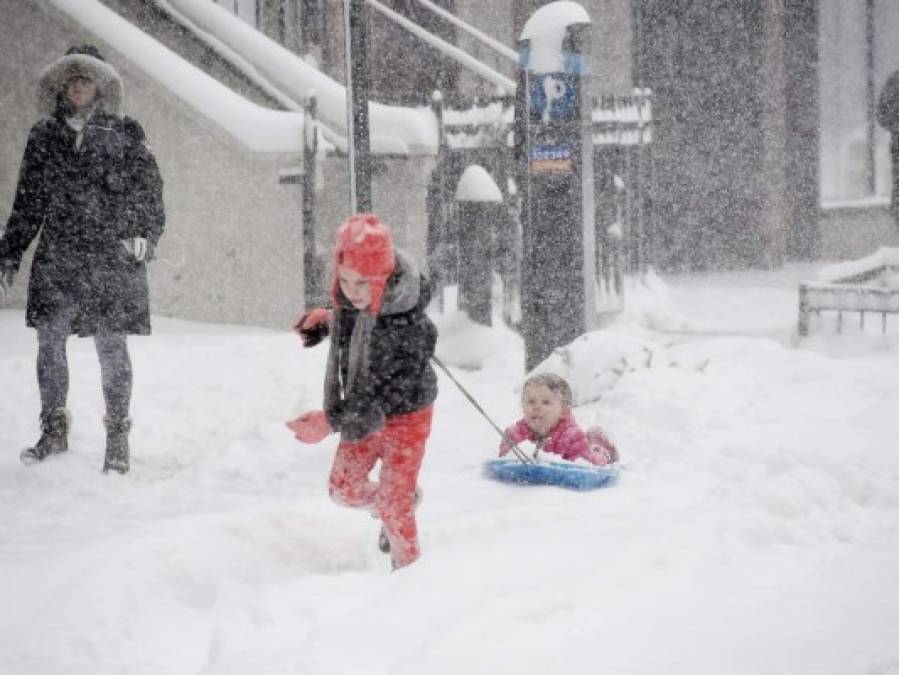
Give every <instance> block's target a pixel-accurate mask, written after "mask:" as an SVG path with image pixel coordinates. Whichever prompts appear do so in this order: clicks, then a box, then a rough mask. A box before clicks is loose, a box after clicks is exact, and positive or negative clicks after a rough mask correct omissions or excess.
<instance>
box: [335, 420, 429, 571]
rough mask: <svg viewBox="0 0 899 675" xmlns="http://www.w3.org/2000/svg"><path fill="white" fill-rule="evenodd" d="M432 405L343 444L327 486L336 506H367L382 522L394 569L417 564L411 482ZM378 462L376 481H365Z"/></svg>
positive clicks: (414, 482)
mask: <svg viewBox="0 0 899 675" xmlns="http://www.w3.org/2000/svg"><path fill="white" fill-rule="evenodd" d="M432 411H433V406H428V407H427V408H424V409H423V410H416V411H415V412H411V413H406V414H404V415H394V416H391V417H388V418H387V423H386V424H385V425H384V428H383V429H381V430H380V431H376V432H375V433H373V434H371V435H369V436H366V437H365V438H363V439H362V440H361V441H353V442H341V443H340V444H339V445H338V446H337V454H336V455H335V456H334V465H333V466H332V467H331V478H330V480H329V489H330V494H331V498H332V499H333V500H334V501H336V502H337V503H338V504H343V505H344V506H352V507H354V508H359V509H371V510H372V511H374V512H375V513H377V514H378V515H379V516H380V518H381V521H382V522H383V523H384V530H385V532H386V533H387V538H388V539H389V540H390V555H391V557H392V558H393V564H394V567H403V566H404V565H408V564H409V563H412V562H415V560H416V559H417V558H418V556H419V553H420V551H419V546H418V529H417V527H416V524H415V508H414V501H415V486H416V485H417V484H418V472H419V469H421V460H422V458H423V457H424V453H425V441H427V439H428V435H429V434H430V433H431V413H432ZM379 459H380V460H381V471H380V476H379V481H378V482H374V481H371V480H369V477H368V475H369V473H370V472H371V470H372V468H374V465H375V462H377V461H378V460H379Z"/></svg>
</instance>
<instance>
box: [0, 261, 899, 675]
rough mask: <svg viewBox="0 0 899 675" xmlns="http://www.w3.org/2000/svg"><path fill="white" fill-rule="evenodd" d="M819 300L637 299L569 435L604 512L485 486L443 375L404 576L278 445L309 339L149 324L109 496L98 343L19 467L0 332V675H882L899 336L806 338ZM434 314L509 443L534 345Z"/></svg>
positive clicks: (896, 613) (597, 365) (487, 445)
mask: <svg viewBox="0 0 899 675" xmlns="http://www.w3.org/2000/svg"><path fill="white" fill-rule="evenodd" d="M813 277H814V271H813V270H812V269H811V268H809V267H805V268H801V267H789V268H786V269H785V270H781V271H778V272H772V273H758V272H745V273H733V274H719V275H703V276H697V277H677V278H665V279H659V278H656V277H653V278H650V279H649V280H648V281H647V283H645V284H641V285H640V286H639V287H632V288H631V289H630V295H629V298H628V309H627V312H626V313H625V314H624V315H623V316H622V317H620V319H619V320H618V321H617V322H616V324H615V325H614V326H613V327H612V328H613V330H615V331H616V334H615V335H614V336H611V337H614V340H615V344H616V345H625V347H623V348H624V349H626V348H627V345H628V344H630V343H631V342H633V344H634V345H636V347H635V349H636V351H635V353H633V354H624V356H627V359H626V360H625V363H624V365H625V368H624V371H625V372H624V373H623V374H622V375H621V376H617V374H616V375H615V377H612V376H611V375H610V374H609V371H608V366H609V364H608V359H607V358H606V357H607V355H606V354H605V353H603V354H602V358H599V356H600V355H599V353H598V352H597V353H596V354H595V356H596V359H595V361H594V362H591V357H590V354H589V350H587V352H588V353H586V354H585V350H583V349H581V350H580V351H579V352H577V354H578V359H579V361H578V363H577V364H576V366H577V369H578V371H579V372H580V373H581V374H583V373H584V372H592V373H593V374H594V375H595V376H596V378H601V377H602V378H605V380H603V381H604V382H606V384H605V385H604V387H603V391H602V392H601V393H602V396H601V398H600V399H599V400H598V401H596V400H592V401H591V402H589V403H584V404H583V405H580V406H579V407H578V408H577V409H576V416H577V417H578V419H579V421H580V422H581V423H582V424H583V425H588V424H593V423H599V424H601V425H602V426H603V427H604V428H605V429H606V430H607V432H608V433H609V435H610V436H611V437H612V438H613V439H614V440H615V441H616V442H617V444H618V446H619V449H620V451H621V454H622V458H623V462H622V464H623V467H622V474H621V479H620V480H619V482H618V484H617V485H616V486H615V487H612V488H610V489H604V490H599V491H596V492H592V493H572V492H566V491H564V490H560V489H556V488H521V487H517V488H516V487H512V486H508V485H504V484H499V483H495V482H491V481H487V480H485V479H483V478H482V477H481V467H482V463H483V462H484V460H486V459H488V458H490V457H492V456H493V455H494V454H495V449H496V446H497V441H498V438H497V436H496V432H495V431H494V430H493V429H492V428H491V427H490V426H489V425H488V424H487V423H486V422H485V421H484V420H483V419H482V418H481V417H479V415H478V413H477V412H476V411H475V410H474V409H473V408H472V407H471V405H470V404H469V403H468V402H467V401H466V400H465V399H464V398H463V397H462V395H461V394H460V393H459V392H458V390H456V389H455V387H454V385H453V384H452V383H451V382H450V381H449V380H448V379H447V378H446V377H445V376H443V374H441V380H440V385H441V393H440V397H439V398H438V401H437V405H436V412H435V426H434V431H433V435H432V437H431V441H430V443H429V450H428V454H427V456H426V458H425V465H424V468H423V472H422V478H421V483H422V486H423V487H424V490H425V499H424V502H423V504H422V506H421V508H420V509H419V523H420V529H421V533H422V544H423V557H422V559H421V560H420V561H419V562H418V563H416V564H415V565H413V566H411V567H409V568H406V569H404V570H401V571H399V572H397V573H390V572H389V563H388V561H387V559H386V558H385V557H384V556H382V555H381V554H380V553H379V552H378V551H377V548H376V537H377V529H378V528H377V523H376V522H375V521H374V520H372V519H371V518H369V517H368V516H367V515H366V514H363V513H359V512H354V511H352V510H348V509H342V508H339V507H337V506H336V505H334V504H332V503H331V502H330V501H329V499H328V497H327V494H326V487H325V485H326V480H327V474H328V469H329V466H330V461H331V458H332V454H333V450H334V447H335V444H336V440H335V439H333V438H332V439H329V440H327V441H326V442H324V443H322V444H320V445H318V446H303V445H300V444H299V443H297V442H296V441H295V440H293V438H292V436H291V434H290V433H289V432H288V431H287V430H286V429H285V428H284V426H283V420H285V419H287V418H289V417H291V416H292V415H294V414H295V413H297V412H299V411H301V410H305V409H308V408H312V407H317V406H318V404H319V400H320V390H321V380H322V373H323V367H324V358H325V351H326V350H325V348H324V347H319V348H317V349H314V350H302V349H301V348H300V346H299V343H298V340H297V339H296V338H295V337H294V336H293V335H292V334H290V333H289V332H287V331H286V330H285V331H282V332H278V331H270V330H264V329H255V328H246V327H234V326H210V325H201V324H193V323H188V322H183V321H175V320H171V319H164V318H161V317H157V318H156V320H155V327H156V334H155V335H154V337H152V338H149V339H142V338H138V339H133V340H132V342H131V344H132V347H133V350H132V351H133V360H134V363H135V372H136V385H135V386H136V389H135V395H134V404H133V413H134V418H135V429H134V433H133V434H132V442H133V454H134V460H133V469H132V472H131V473H130V474H129V475H127V476H125V477H119V476H105V475H102V474H101V473H100V471H99V469H100V467H101V464H102V443H103V434H102V426H101V422H100V419H101V416H102V400H101V396H100V388H99V375H98V369H97V365H96V358H95V355H94V352H93V345H92V343H91V342H90V341H87V340H78V339H73V340H71V341H70V360H71V366H72V382H71V395H70V407H71V409H72V411H73V413H74V417H75V427H74V430H73V434H72V438H71V450H70V452H69V453H67V454H66V455H64V456H61V457H58V458H53V459H51V460H48V461H47V462H46V463H45V464H43V465H40V466H35V467H25V466H23V465H22V464H21V463H20V462H19V460H18V452H19V450H20V449H21V448H22V447H24V446H25V445H27V444H29V443H32V442H33V441H34V440H35V438H36V427H37V424H36V415H37V410H38V403H37V393H36V386H35V383H34V375H33V368H34V365H33V360H34V350H35V345H34V334H33V332H32V331H30V330H29V329H26V328H25V327H24V326H23V325H22V324H23V316H22V312H20V311H9V310H6V311H2V312H0V392H2V394H0V447H2V450H0V607H2V611H0V672H2V673H10V674H15V675H44V674H46V675H55V674H56V673H63V672H64V673H68V674H82V673H84V674H88V673H89V674H91V675H105V674H107V673H108V674H118V673H127V674H129V675H136V674H148V675H149V674H152V675H164V674H179V675H180V674H199V673H202V674H204V675H212V674H216V675H219V674H221V675H225V674H228V675H238V674H240V675H244V674H247V673H254V674H261V675H270V674H271V675H280V674H282V673H284V674H287V673H297V674H306V673H309V674H316V675H340V674H348V675H355V674H365V675H380V674H387V673H389V674H391V675H405V674H407V673H408V674H410V675H411V674H414V675H420V674H422V673H429V674H435V673H436V674H441V673H446V674H450V673H452V674H456V675H458V674H466V675H468V674H479V673H484V674H487V673H489V674H491V675H495V674H497V673H500V674H505V673H509V674H514V675H526V674H529V673H534V674H540V675H546V674H548V673H566V675H577V674H581V673H583V674H597V673H603V674H606V673H608V674H618V673H622V674H645V675H659V674H661V673H665V674H668V675H672V674H676V675H681V674H682V675H697V674H700V675H705V674H715V675H723V674H728V675H729V674H735V675H736V674H739V675H743V674H745V675H759V674H760V673H765V674H766V675H775V674H803V675H805V674H812V673H813V674H815V675H829V674H832V675H897V674H899V442H897V426H896V414H897V411H899V317H897V318H896V319H894V320H893V322H894V323H895V324H896V325H895V326H891V327H890V330H889V332H888V334H887V335H886V336H884V335H881V334H880V332H879V320H870V319H869V321H868V322H867V324H868V328H867V330H866V331H865V332H862V331H860V330H859V329H858V327H857V324H856V322H855V321H854V320H847V321H846V325H845V327H844V332H843V333H842V334H840V335H838V334H836V332H835V330H834V327H833V321H832V320H831V319H829V320H827V321H825V322H824V323H823V325H822V324H821V323H816V324H815V326H814V334H813V336H812V337H810V338H808V339H806V340H803V341H801V342H799V341H797V340H796V339H795V337H794V336H793V332H794V330H795V324H796V299H797V296H796V283H797V281H798V280H799V279H800V278H813ZM436 319H437V320H438V322H439V324H440V325H441V327H442V336H441V344H440V354H441V355H442V357H443V358H444V360H445V361H447V362H449V363H454V364H465V365H466V366H467V367H466V368H464V369H463V368H456V369H454V375H455V376H456V377H457V378H458V379H459V380H460V381H462V382H463V383H464V384H465V385H466V386H467V387H469V388H470V390H471V391H472V392H473V393H474V395H475V396H477V397H478V399H479V400H481V401H482V402H483V403H484V405H485V407H486V408H487V410H488V411H489V413H490V414H491V416H493V418H494V419H495V420H497V422H498V423H499V424H502V425H506V424H509V423H511V422H512V421H514V420H515V419H517V416H518V412H519V410H518V403H517V386H518V385H519V383H520V380H521V369H522V363H523V354H522V346H521V341H520V339H519V338H518V337H517V336H516V335H515V334H514V333H512V332H511V331H509V330H508V329H505V328H501V327H499V328H495V329H492V330H488V331H484V330H480V331H477V330H475V328H473V327H472V326H470V325H468V324H467V323H466V322H465V321H464V320H462V319H461V318H460V317H459V316H458V315H452V314H450V315H444V316H438V317H436ZM593 337H596V336H593ZM601 343H603V339H602V338H599V339H598V341H597V344H601ZM647 343H648V344H649V345H651V349H650V351H652V352H653V353H654V354H655V356H654V358H653V359H652V361H651V362H648V359H646V358H645V356H646V354H647V353H648V352H647V351H646V350H644V349H642V347H640V345H646V344H647ZM573 353H574V352H573ZM472 366H480V367H479V368H478V369H474V368H472ZM591 368H592V370H591ZM581 393H582V394H584V392H583V391H582V392H581ZM588 393H589V392H588ZM594 394H595V392H594ZM584 397H585V398H586V399H592V398H595V396H592V395H591V396H587V395H586V394H585V396H584Z"/></svg>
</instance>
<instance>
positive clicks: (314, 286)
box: [303, 96, 324, 307]
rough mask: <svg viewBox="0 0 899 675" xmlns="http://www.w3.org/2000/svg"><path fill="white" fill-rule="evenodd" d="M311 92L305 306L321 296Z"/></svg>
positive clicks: (306, 133) (306, 139)
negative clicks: (316, 233)
mask: <svg viewBox="0 0 899 675" xmlns="http://www.w3.org/2000/svg"><path fill="white" fill-rule="evenodd" d="M317 108H318V102H317V100H316V98H315V96H310V97H309V98H308V99H306V105H305V106H304V117H303V281H304V284H303V285H304V287H305V296H306V298H305V299H306V307H315V306H316V305H317V304H318V303H320V302H321V301H322V300H323V299H324V298H322V297H321V264H320V261H319V258H318V249H317V246H316V242H315V171H316V166H315V165H316V158H315V155H316V152H317V150H318V132H317V128H316V122H315V116H316V114H317Z"/></svg>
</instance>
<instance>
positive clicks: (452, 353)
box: [434, 310, 521, 370]
mask: <svg viewBox="0 0 899 675" xmlns="http://www.w3.org/2000/svg"><path fill="white" fill-rule="evenodd" d="M434 323H435V324H436V326H437V330H438V333H439V335H440V337H439V339H438V340H437V349H436V353H437V358H439V359H440V360H441V361H443V363H445V364H446V365H448V366H456V367H457V368H463V369H465V370H480V369H482V368H483V367H484V365H485V363H486V362H488V361H489V360H491V359H492V358H493V357H496V356H499V355H501V354H503V353H504V352H506V351H508V350H509V344H510V341H511V342H513V343H520V342H521V338H520V337H519V336H518V334H517V333H515V331H513V330H512V329H511V328H508V327H507V326H505V325H503V324H502V322H498V323H499V325H496V326H483V325H481V324H478V323H475V322H474V321H472V320H471V319H470V318H469V317H468V315H467V314H466V313H465V312H464V311H461V310H452V311H448V312H446V313H444V314H441V315H439V316H436V317H434Z"/></svg>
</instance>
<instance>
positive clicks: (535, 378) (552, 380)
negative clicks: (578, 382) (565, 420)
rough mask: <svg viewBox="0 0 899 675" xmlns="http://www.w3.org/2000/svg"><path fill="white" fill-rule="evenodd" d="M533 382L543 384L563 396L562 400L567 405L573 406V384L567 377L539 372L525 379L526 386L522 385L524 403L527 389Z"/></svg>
mask: <svg viewBox="0 0 899 675" xmlns="http://www.w3.org/2000/svg"><path fill="white" fill-rule="evenodd" d="M532 384H542V385H543V386H544V387H546V388H547V389H549V390H550V391H551V392H553V393H555V394H558V395H559V396H561V397H562V402H563V403H564V404H565V405H566V407H569V408H570V407H571V400H572V395H571V385H569V384H568V382H567V381H566V380H565V378H564V377H562V376H561V375H556V374H555V373H537V374H536V375H531V376H530V377H529V378H528V379H526V380H525V381H524V386H522V388H521V401H522V403H524V395H525V391H526V390H527V388H528V386H530V385H532Z"/></svg>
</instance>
